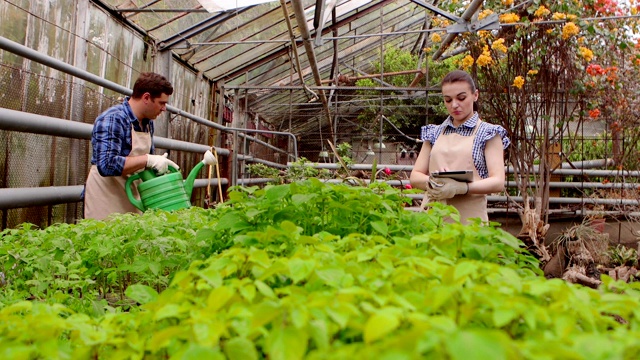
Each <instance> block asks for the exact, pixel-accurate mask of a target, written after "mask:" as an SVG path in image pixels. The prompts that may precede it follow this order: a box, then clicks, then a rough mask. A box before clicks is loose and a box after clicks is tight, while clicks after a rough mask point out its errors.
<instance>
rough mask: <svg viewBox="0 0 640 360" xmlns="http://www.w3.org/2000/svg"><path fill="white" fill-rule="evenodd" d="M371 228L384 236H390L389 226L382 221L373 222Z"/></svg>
mask: <svg viewBox="0 0 640 360" xmlns="http://www.w3.org/2000/svg"><path fill="white" fill-rule="evenodd" d="M371 227H372V228H373V230H375V231H377V232H379V233H380V235H382V236H387V235H388V234H389V226H388V225H387V224H386V223H384V222H382V221H373V222H371Z"/></svg>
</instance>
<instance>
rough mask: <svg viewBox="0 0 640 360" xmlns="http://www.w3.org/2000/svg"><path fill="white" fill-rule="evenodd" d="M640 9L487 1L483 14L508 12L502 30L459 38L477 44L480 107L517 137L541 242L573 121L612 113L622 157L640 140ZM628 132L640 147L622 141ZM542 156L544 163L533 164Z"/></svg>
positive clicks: (525, 210)
mask: <svg viewBox="0 0 640 360" xmlns="http://www.w3.org/2000/svg"><path fill="white" fill-rule="evenodd" d="M445 3H446V4H450V5H451V6H450V7H449V9H454V10H455V9H460V8H462V7H460V6H458V7H456V6H454V1H453V0H452V1H450V2H445ZM443 6H444V5H443ZM637 11H638V4H637V1H616V0H582V1H580V0H561V1H546V2H540V1H505V0H486V1H484V2H483V4H482V8H481V9H480V11H479V14H478V19H480V20H482V19H485V18H486V17H487V16H489V15H491V14H499V21H500V24H501V27H500V29H499V30H492V31H478V32H475V33H473V32H471V33H464V34H460V35H458V36H457V41H458V43H455V44H452V46H451V47H452V48H466V49H469V51H468V52H467V53H464V54H462V55H460V56H459V57H458V58H457V62H458V66H459V67H461V68H463V69H466V70H468V71H469V72H470V73H472V74H473V75H474V76H475V77H476V78H477V82H478V85H479V88H480V90H481V94H480V101H479V104H480V105H481V116H482V117H483V118H485V119H487V120H488V121H490V122H494V123H499V124H501V125H503V126H504V127H505V128H506V129H507V130H508V131H509V137H510V138H511V139H512V140H515V141H517V143H518V144H517V146H511V147H510V148H509V150H508V151H509V160H510V162H511V165H512V168H513V169H514V170H515V171H516V175H515V176H514V180H515V181H516V183H517V184H518V188H519V189H518V190H519V191H518V192H519V193H520V194H523V197H524V198H525V200H524V204H525V205H523V206H522V207H521V209H520V212H521V215H522V216H521V218H522V219H523V223H524V227H523V231H522V233H523V234H527V235H526V236H528V237H531V241H533V242H534V243H536V242H537V243H539V244H541V241H542V239H543V237H544V233H545V231H546V230H545V228H544V227H542V226H540V225H539V222H544V220H543V219H545V217H546V212H547V209H548V201H547V198H546V197H548V193H547V192H546V191H547V189H548V185H547V184H548V183H549V176H550V175H549V171H548V169H550V164H548V163H547V161H548V158H547V156H546V153H547V151H548V147H549V146H551V144H552V143H554V142H558V141H564V140H567V137H569V138H570V137H571V136H574V134H575V132H573V133H572V132H571V131H569V123H570V122H573V123H575V124H577V125H578V126H580V124H581V123H582V122H584V121H593V120H598V121H605V122H606V123H607V125H608V127H609V130H611V131H610V135H611V136H612V137H613V138H614V141H613V147H614V149H613V151H614V154H617V156H615V157H616V160H617V161H618V164H620V161H622V160H623V159H624V158H625V157H629V156H633V155H632V154H631V153H632V152H633V151H632V150H631V149H636V148H637V146H636V145H637V143H638V142H640V135H638V133H639V132H640V131H639V130H638V129H640V126H638V125H639V124H638V120H637V118H638V116H634V115H633V111H634V109H637V108H639V107H640V100H637V99H638V97H637V96H636V94H637V92H638V86H637V84H636V82H637V81H638V79H640V51H639V50H640V42H638V41H637V40H636V39H637V38H638V36H637V35H638V21H637V20H636V18H635V17H633V15H634V14H637ZM623 134H624V136H623ZM616 139H617V140H616ZM623 140H624V141H625V144H626V142H627V141H629V142H631V145H632V146H626V147H623V146H622V145H623V144H622V141H623ZM626 149H628V150H626ZM625 151H628V152H629V154H628V155H627V154H625ZM570 152H571V149H569V154H567V155H571V154H570ZM635 156H636V157H637V154H635ZM533 164H539V165H540V166H539V167H538V168H537V169H536V170H535V171H534V169H533V168H532V167H531V165H533ZM521 179H527V181H521ZM529 179H532V180H533V182H530V181H529ZM531 184H535V186H531ZM530 196H532V197H533V198H534V200H535V201H533V202H529V200H528V199H529V197H530ZM530 204H531V205H530ZM527 222H528V223H527ZM534 247H535V246H534ZM540 247H541V249H540V253H539V255H540V256H542V258H544V257H545V249H543V247H544V245H540Z"/></svg>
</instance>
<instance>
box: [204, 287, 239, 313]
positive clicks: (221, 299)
mask: <svg viewBox="0 0 640 360" xmlns="http://www.w3.org/2000/svg"><path fill="white" fill-rule="evenodd" d="M234 294H235V291H234V289H232V288H230V287H228V286H221V287H219V288H216V289H213V291H211V293H210V294H209V298H208V300H207V304H208V305H209V306H208V308H207V309H208V310H212V311H214V312H215V311H218V310H220V309H221V308H222V307H223V306H225V304H226V303H227V301H229V299H231V298H232V297H233V295H234Z"/></svg>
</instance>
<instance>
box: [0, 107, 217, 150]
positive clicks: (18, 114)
mask: <svg viewBox="0 0 640 360" xmlns="http://www.w3.org/2000/svg"><path fill="white" fill-rule="evenodd" d="M0 129H2V130H9V131H19V132H26V133H32V134H42V135H51V136H61V137H67V138H72V139H85V140H89V139H91V131H92V129H93V125H91V124H85V123H81V122H78V121H71V120H65V119H58V118H54V117H50V116H44V115H37V114H32V113H26V112H22V111H16V110H10V109H5V108H0ZM153 141H154V143H155V144H156V145H157V146H158V147H161V148H163V149H171V150H182V151H190V152H198V153H204V152H205V151H207V150H209V149H210V147H209V146H206V145H202V144H195V143H190V142H187V141H180V140H174V139H167V138H163V137H159V136H154V137H153ZM216 151H217V152H218V154H220V155H223V156H228V155H229V150H228V149H222V148H216Z"/></svg>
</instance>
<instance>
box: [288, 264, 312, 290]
mask: <svg viewBox="0 0 640 360" xmlns="http://www.w3.org/2000/svg"><path fill="white" fill-rule="evenodd" d="M314 268H315V261H313V260H302V259H300V258H293V259H291V260H289V276H291V280H293V282H294V283H296V284H297V283H299V282H300V281H302V280H306V279H307V277H308V276H309V274H311V272H312V271H313V269H314Z"/></svg>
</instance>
